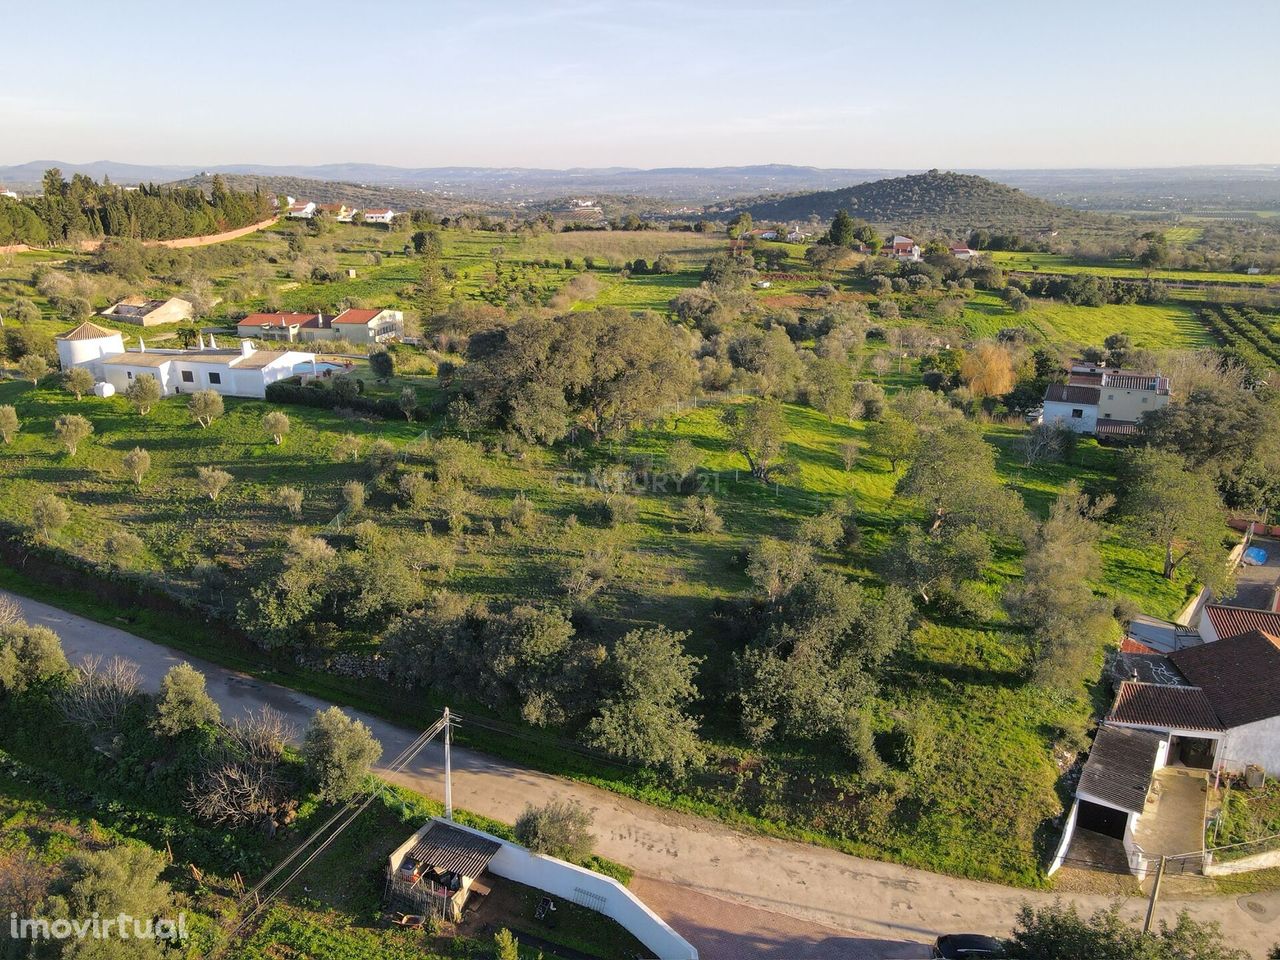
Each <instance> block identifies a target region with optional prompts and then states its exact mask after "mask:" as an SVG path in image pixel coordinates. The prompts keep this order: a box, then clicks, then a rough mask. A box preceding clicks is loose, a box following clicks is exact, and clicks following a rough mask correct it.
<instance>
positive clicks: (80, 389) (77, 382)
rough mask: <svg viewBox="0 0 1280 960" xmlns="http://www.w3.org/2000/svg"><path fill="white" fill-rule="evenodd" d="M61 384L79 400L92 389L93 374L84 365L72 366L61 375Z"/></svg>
mask: <svg viewBox="0 0 1280 960" xmlns="http://www.w3.org/2000/svg"><path fill="white" fill-rule="evenodd" d="M62 385H63V386H64V387H66V388H67V392H68V393H72V394H75V398H76V399H77V400H79V399H80V398H81V397H83V396H84V395H85V394H86V393H88V392H89V391H90V390H92V389H93V374H92V373H90V372H89V370H88V368H86V367H72V368H71V369H70V370H68V371H66V372H65V373H64V374H63V375H62Z"/></svg>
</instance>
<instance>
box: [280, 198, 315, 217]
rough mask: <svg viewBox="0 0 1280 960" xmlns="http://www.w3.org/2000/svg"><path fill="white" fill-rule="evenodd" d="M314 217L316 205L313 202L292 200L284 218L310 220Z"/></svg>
mask: <svg viewBox="0 0 1280 960" xmlns="http://www.w3.org/2000/svg"><path fill="white" fill-rule="evenodd" d="M315 215H316V205H315V201H314V200H294V201H293V202H291V203H290V204H289V212H288V213H287V214H286V216H288V217H291V218H293V219H294V220H310V219H311V218H312V217H314V216H315Z"/></svg>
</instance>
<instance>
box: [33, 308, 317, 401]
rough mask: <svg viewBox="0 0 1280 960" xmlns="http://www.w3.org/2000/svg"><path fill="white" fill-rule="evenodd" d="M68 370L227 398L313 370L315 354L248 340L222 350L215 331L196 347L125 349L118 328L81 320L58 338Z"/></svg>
mask: <svg viewBox="0 0 1280 960" xmlns="http://www.w3.org/2000/svg"><path fill="white" fill-rule="evenodd" d="M58 359H59V360H60V361H61V362H62V368H63V369H64V370H67V369H70V368H71V367H85V368H87V369H88V370H89V371H90V372H91V373H92V374H93V375H94V378H95V379H97V380H99V381H102V382H105V383H109V384H110V385H111V387H112V388H113V389H114V390H116V391H121V392H123V391H124V390H127V389H128V388H129V385H130V384H131V383H133V381H134V380H136V379H137V378H138V377H141V376H152V377H155V379H156V381H157V382H158V383H159V384H160V389H161V392H162V393H163V394H164V395H165V396H169V395H171V394H175V393H194V392H195V391H197V390H213V391H215V392H217V393H221V394H223V395H224V396H228V397H263V396H266V390H267V385H268V384H271V383H274V382H275V381H277V380H283V379H285V378H286V377H292V376H294V375H296V374H303V373H314V372H315V360H316V355H315V354H314V353H303V352H301V351H294V350H279V351H277V350H257V349H255V348H254V346H253V344H252V343H250V342H249V341H248V340H244V341H241V343H240V344H239V346H238V347H236V348H234V349H229V350H227V349H219V348H218V347H217V345H216V343H215V342H214V339H213V337H212V336H210V337H209V345H208V346H205V342H204V337H203V336H202V337H201V338H200V346H199V347H198V348H196V349H194V350H148V349H147V348H146V345H145V344H140V346H139V348H138V349H137V350H128V351H126V350H125V349H124V343H123V339H122V337H121V336H120V334H119V333H116V332H115V331H112V330H107V329H105V328H103V327H99V326H97V325H96V324H92V323H82V324H80V326H78V327H76V328H75V329H74V330H72V331H70V332H68V333H65V334H63V335H62V336H61V337H59V338H58Z"/></svg>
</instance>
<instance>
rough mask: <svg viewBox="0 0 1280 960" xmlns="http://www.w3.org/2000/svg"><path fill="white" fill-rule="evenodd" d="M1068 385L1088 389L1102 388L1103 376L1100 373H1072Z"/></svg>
mask: <svg viewBox="0 0 1280 960" xmlns="http://www.w3.org/2000/svg"><path fill="white" fill-rule="evenodd" d="M1067 383H1074V384H1079V385H1081V386H1086V387H1100V386H1102V374H1100V373H1072V374H1071V376H1070V377H1068V378H1067Z"/></svg>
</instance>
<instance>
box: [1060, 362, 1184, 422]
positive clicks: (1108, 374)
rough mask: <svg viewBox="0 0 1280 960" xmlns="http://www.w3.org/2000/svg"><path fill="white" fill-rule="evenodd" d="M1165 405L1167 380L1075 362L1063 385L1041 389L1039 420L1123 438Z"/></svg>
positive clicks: (1166, 400)
mask: <svg viewBox="0 0 1280 960" xmlns="http://www.w3.org/2000/svg"><path fill="white" fill-rule="evenodd" d="M1168 403H1169V379H1168V378H1167V377H1161V376H1159V375H1157V374H1149V373H1137V372H1135V371H1132V370H1119V369H1111V368H1108V367H1103V366H1099V365H1097V364H1090V363H1080V362H1077V363H1074V364H1072V366H1071V371H1070V373H1069V374H1068V376H1067V382H1066V383H1051V384H1049V386H1048V387H1047V388H1046V389H1045V394H1044V413H1043V415H1042V416H1041V420H1042V421H1043V422H1044V423H1060V424H1062V425H1063V426H1065V427H1067V428H1069V429H1071V430H1074V431H1075V432H1076V433H1092V434H1097V435H1098V436H1099V437H1117V436H1127V435H1132V434H1134V433H1136V432H1137V424H1138V420H1139V419H1141V417H1142V415H1143V414H1145V413H1149V412H1150V411H1152V410H1159V409H1160V408H1161V407H1163V406H1165V405H1167V404H1168Z"/></svg>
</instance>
